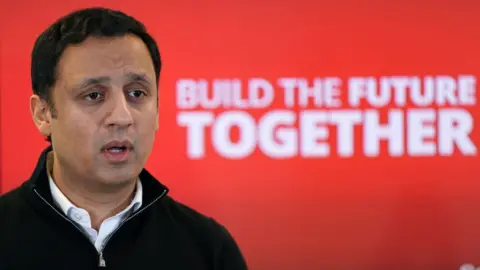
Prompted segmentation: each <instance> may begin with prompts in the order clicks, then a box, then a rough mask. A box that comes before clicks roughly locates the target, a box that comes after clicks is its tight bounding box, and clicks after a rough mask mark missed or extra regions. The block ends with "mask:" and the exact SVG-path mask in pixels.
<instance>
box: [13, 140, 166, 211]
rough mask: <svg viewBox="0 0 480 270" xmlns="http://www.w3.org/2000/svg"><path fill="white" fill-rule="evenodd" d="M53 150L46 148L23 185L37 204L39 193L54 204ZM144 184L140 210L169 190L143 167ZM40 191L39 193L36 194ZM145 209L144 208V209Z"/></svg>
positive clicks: (141, 178) (141, 175)
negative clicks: (49, 157) (49, 165)
mask: <svg viewBox="0 0 480 270" xmlns="http://www.w3.org/2000/svg"><path fill="white" fill-rule="evenodd" d="M50 151H53V148H52V146H51V145H50V146H48V147H47V148H45V149H44V150H43V151H42V152H41V154H40V156H39V158H38V161H37V165H36V166H35V169H34V171H33V173H32V175H31V176H30V178H29V179H28V180H27V181H25V182H24V183H23V185H22V187H21V189H22V191H23V192H24V194H25V195H27V197H29V198H35V199H34V203H35V205H38V204H37V199H38V195H40V196H41V197H42V198H43V199H44V200H45V201H46V202H47V203H49V204H52V205H54V203H53V198H52V195H51V192H50V186H49V183H48V173H47V165H46V162H47V155H48V153H49V152H50ZM139 178H140V181H142V186H143V202H144V203H143V205H142V207H141V208H140V209H138V211H140V210H142V209H143V208H145V207H147V206H149V205H151V204H153V203H154V202H156V201H158V199H159V198H161V197H165V196H166V195H167V193H168V192H169V189H168V187H166V186H165V185H163V184H162V183H160V182H159V181H158V180H157V179H155V177H154V176H153V175H151V174H150V173H149V172H148V171H147V170H146V169H143V170H142V171H141V172H140V175H139ZM36 193H38V194H36ZM32 196H33V197H32ZM142 211H143V210H142Z"/></svg>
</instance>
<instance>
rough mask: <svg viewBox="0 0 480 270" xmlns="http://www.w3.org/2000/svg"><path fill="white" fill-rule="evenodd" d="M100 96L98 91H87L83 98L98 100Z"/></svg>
mask: <svg viewBox="0 0 480 270" xmlns="http://www.w3.org/2000/svg"><path fill="white" fill-rule="evenodd" d="M101 96H102V94H101V93H99V92H92V93H88V94H87V95H86V96H85V99H87V100H98V99H100V98H101Z"/></svg>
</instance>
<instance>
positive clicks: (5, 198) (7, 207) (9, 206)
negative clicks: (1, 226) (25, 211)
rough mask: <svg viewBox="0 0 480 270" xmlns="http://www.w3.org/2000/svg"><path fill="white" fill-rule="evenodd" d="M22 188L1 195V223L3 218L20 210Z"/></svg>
mask: <svg viewBox="0 0 480 270" xmlns="http://www.w3.org/2000/svg"><path fill="white" fill-rule="evenodd" d="M20 192H21V190H20V188H16V189H13V190H11V191H9V192H7V193H4V194H1V195H0V221H1V220H3V218H1V217H5V216H6V215H8V214H9V213H11V212H12V211H15V209H16V208H17V209H18V205H19V204H20V203H21V201H22V200H21V196H20Z"/></svg>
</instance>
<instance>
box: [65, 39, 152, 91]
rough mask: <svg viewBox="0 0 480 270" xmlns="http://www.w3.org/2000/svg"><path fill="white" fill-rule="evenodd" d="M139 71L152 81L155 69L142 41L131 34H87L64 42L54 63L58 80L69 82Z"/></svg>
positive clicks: (113, 76) (118, 75)
mask: <svg viewBox="0 0 480 270" xmlns="http://www.w3.org/2000/svg"><path fill="white" fill-rule="evenodd" d="M132 72H134V73H143V74H146V75H147V76H148V77H150V79H151V80H152V81H154V79H155V69H154V66H153V62H152V58H151V57H150V54H149V51H148V49H147V47H146V45H145V44H144V43H143V41H142V40H141V39H140V38H138V37H136V36H132V35H126V36H122V37H112V38H97V37H89V38H88V39H86V40H85V41H84V42H82V43H80V44H77V45H70V46H68V47H67V48H66V49H65V51H64V52H63V54H62V56H61V58H60V61H59V63H58V65H57V73H58V78H57V79H58V81H61V82H62V83H63V84H73V83H75V82H77V81H79V80H82V79H84V78H85V77H94V76H95V77H97V76H106V77H111V78H112V79H115V78H116V77H117V78H119V77H121V76H123V75H124V74H127V73H132Z"/></svg>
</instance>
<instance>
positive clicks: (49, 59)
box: [31, 7, 162, 142]
mask: <svg viewBox="0 0 480 270" xmlns="http://www.w3.org/2000/svg"><path fill="white" fill-rule="evenodd" d="M126 34H133V35H136V36H137V37H139V38H140V39H142V40H143V42H144V43H145V45H146V46H147V48H148V51H149V52H150V55H151V57H152V61H153V65H154V67H155V75H156V79H157V82H158V80H159V76H160V70H161V66H162V62H161V59H160V52H159V50H158V46H157V43H156V42H155V40H154V39H153V37H152V36H150V35H149V34H148V33H147V30H146V27H145V26H144V25H143V24H142V23H141V22H139V21H137V20H136V19H135V18H133V17H131V16H129V15H127V14H125V13H123V12H121V11H117V10H111V9H107V8H102V7H95V8H86V9H81V10H77V11H74V12H72V13H70V14H67V15H66V16H64V17H61V18H60V19H58V20H57V21H56V22H54V23H53V24H52V25H51V26H49V27H48V28H47V29H46V30H45V31H44V32H43V33H42V34H41V35H40V36H39V37H38V38H37V40H36V41H35V44H34V47H33V51H32V60H31V61H32V62H31V79H32V89H33V92H34V93H35V94H36V95H38V96H40V97H41V98H42V99H44V100H46V101H47V102H48V104H49V105H50V108H51V113H52V117H55V114H56V112H55V107H54V103H53V99H52V97H51V88H52V86H53V85H54V84H55V82H56V79H57V64H58V62H59V60H60V57H61V55H62V53H63V51H64V50H65V49H66V48H67V47H68V46H69V45H71V44H79V43H82V42H83V41H84V40H85V39H87V38H88V37H91V36H93V37H118V36H123V35H126ZM47 141H49V142H51V137H50V136H48V137H47Z"/></svg>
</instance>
